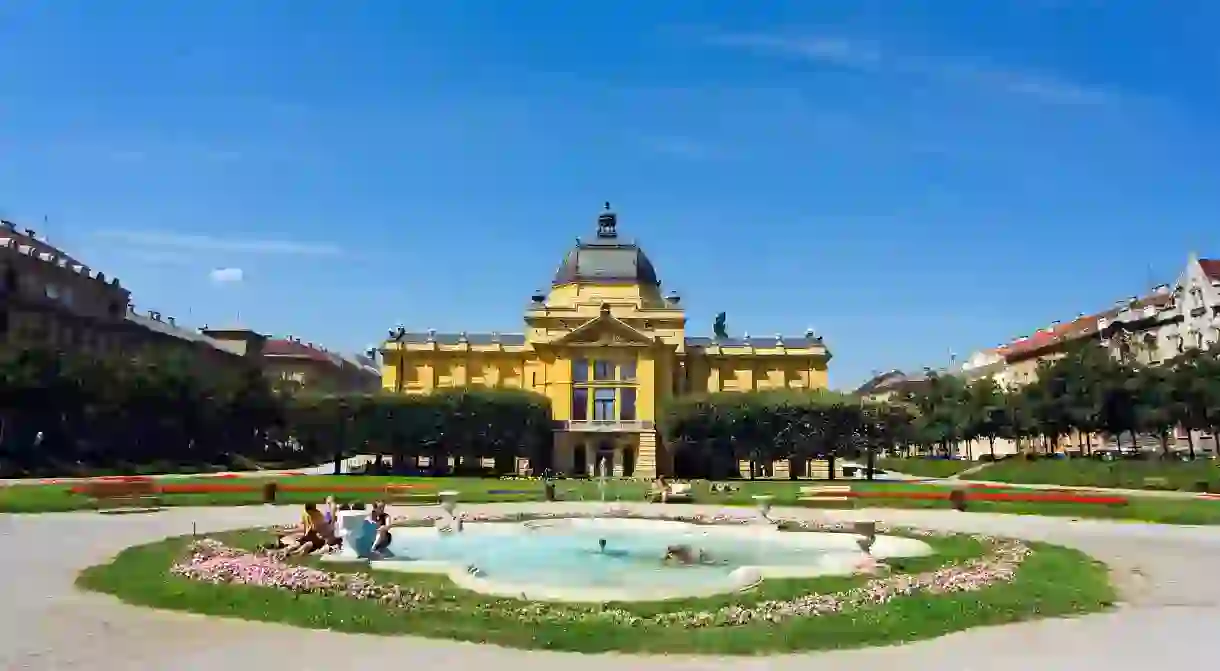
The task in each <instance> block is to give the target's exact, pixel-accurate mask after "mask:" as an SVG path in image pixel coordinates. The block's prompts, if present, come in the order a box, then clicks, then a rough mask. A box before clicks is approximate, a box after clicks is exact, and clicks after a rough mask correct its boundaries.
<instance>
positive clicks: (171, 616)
mask: <svg viewBox="0 0 1220 671" xmlns="http://www.w3.org/2000/svg"><path fill="white" fill-rule="evenodd" d="M579 505H580V504H566V506H565V504H551V505H549V506H548V505H546V504H523V505H520V506H515V507H516V508H518V509H534V510H537V509H548V510H556V509H558V508H560V507H568V508H571V507H576V506H579ZM504 507H505V506H498V507H492V506H466V507H464V508H463V510H467V511H470V512H477V511H479V510H490V509H494V508H499V509H503V508H504ZM416 510H419V509H416ZM669 510H671V511H673V512H696V511H699V512H715V511H716V509H715V508H714V507H711V506H669ZM784 515H786V516H787V515H791V516H797V515H801V516H809V517H820V518H826V517H835V518H850V517H866V518H868V519H876V520H882V521H892V522H897V523H903V524H912V525H918V526H924V527H929V528H941V529H949V530H959V531H985V532H990V533H996V534H1005V535H1013V536H1021V537H1024V538H1029V539H1034V540H1048V541H1053V542H1057V543H1062V544H1065V545H1072V546H1075V547H1079V548H1080V549H1082V550H1085V551H1087V552H1089V553H1091V554H1093V555H1094V556H1096V557H1098V558H1100V559H1103V560H1105V561H1107V562H1109V563H1110V564H1111V566H1113V567H1114V568H1115V569H1116V574H1117V575H1118V576H1119V579H1120V580H1121V581H1122V584H1123V585H1124V587H1125V588H1126V592H1127V600H1128V601H1129V604H1128V605H1126V606H1124V607H1123V608H1121V609H1119V610H1117V611H1115V612H1111V613H1106V614H1102V615H1093V616H1088V617H1083V618H1077V619H1074V620H1049V621H1043V622H1035V623H1025V624H1018V625H1010V626H1005V627H994V628H988V629H977V630H974V631H971V632H963V633H959V634H954V635H950V636H946V637H943V638H940V639H936V640H932V641H924V642H922V643H916V644H912V645H907V646H902V647H890V648H873V649H866V650H853V651H844V652H832V653H820V654H810V655H790V656H782V657H768V658H758V659H750V658H745V659H743V658H732V659H717V658H697V657H631V656H624V655H598V656H584V655H576V654H571V653H549V652H528V651H520V650H507V649H502V648H495V647H491V646H480V645H475V644H467V643H453V642H448V641H438V640H425V639H417V638H409V637H394V638H380V637H372V636H359V635H350V634H336V633H331V632H312V631H304V630H300V629H292V628H288V627H283V626H278V625H267V624H256V623H248V622H240V621H232V620H223V619H209V618H203V617H198V616H190V615H182V614H175V613H166V612H157V611H151V610H146V609H141V608H135V607H130V606H125V605H122V604H120V603H118V602H116V601H114V600H113V599H110V598H108V597H104V596H100V595H95V594H85V593H81V592H78V591H76V590H75V589H74V588H73V586H72V580H73V577H74V576H75V574H76V573H77V572H78V571H79V570H80V569H82V568H84V567H86V566H89V565H91V564H96V563H100V562H102V561H105V560H106V559H107V558H108V557H110V556H113V555H114V554H115V553H116V552H117V551H119V550H120V549H122V548H123V547H126V546H128V545H133V544H136V543H140V542H146V541H150V540H155V539H158V538H162V537H165V536H169V535H177V534H182V533H189V532H190V531H191V527H192V523H194V524H197V525H198V529H199V530H200V531H214V530H220V529H228V528H240V527H246V526H254V525H261V524H270V523H276V522H283V521H286V520H291V519H293V518H294V517H295V510H290V509H286V508H274V507H246V508H195V509H173V510H166V511H163V512H159V513H153V514H145V515H126V516H103V515H98V514H96V513H66V514H46V515H30V516H21V515H0V539H3V547H4V550H5V551H4V552H3V553H0V580H2V581H3V588H2V589H3V591H2V592H0V595H2V596H3V597H4V603H3V605H2V606H0V669H87V670H89V671H118V670H120V669H122V670H128V669H142V670H149V671H165V670H167V669H173V670H174V671H191V670H200V671H202V670H205V669H206V670H208V671H213V670H215V669H232V670H234V671H237V670H241V669H267V668H272V667H275V668H292V669H302V670H310V669H350V668H365V669H377V668H407V667H413V668H434V667H435V668H450V669H455V670H461V671H464V670H465V669H478V668H494V669H500V670H503V671H516V670H518V669H529V671H552V670H554V671H559V670H561V669H562V670H563V671H570V670H571V669H573V668H579V669H580V670H581V671H608V670H610V669H613V670H614V671H624V670H626V669H630V670H631V671H648V670H650V669H680V670H688V671H693V670H696V669H699V670H703V669H737V670H740V671H751V670H759V671H761V670H764V669H765V670H768V671H787V670H797V669H799V670H801V671H820V670H822V669H838V670H841V669H851V670H852V671H872V670H882V669H884V670H885V671H892V669H894V668H904V669H913V670H921V669H929V670H931V669H936V670H942V669H952V670H953V671H970V670H973V669H979V670H982V669H987V670H988V671H1004V670H1013V671H1016V670H1020V671H1028V670H1029V669H1030V668H1037V669H1040V671H1056V670H1059V669H1063V670H1064V671H1069V670H1070V671H1078V670H1079V669H1084V668H1104V669H1108V670H1109V671H1124V670H1127V669H1130V670H1133V671H1134V670H1135V669H1140V670H1141V671H1142V670H1143V669H1147V668H1149V667H1152V666H1159V667H1160V668H1202V667H1203V666H1204V665H1206V664H1208V663H1214V661H1215V660H1216V659H1217V658H1220V638H1217V637H1216V636H1215V634H1214V632H1215V628H1216V626H1217V623H1220V581H1217V580H1215V575H1216V571H1217V570H1218V569H1220V529H1216V528H1195V527H1158V526H1152V525H1143V524H1126V523H1105V522H1072V521H1070V520H1065V519H1056V518H1039V517H1008V516H998V515H985V514H959V513H952V512H947V511H915V510H872V511H842V512H840V511H831V512H826V511H809V510H796V511H792V510H788V511H784ZM391 665H392V666H391ZM573 665H579V666H578V667H574V666H573Z"/></svg>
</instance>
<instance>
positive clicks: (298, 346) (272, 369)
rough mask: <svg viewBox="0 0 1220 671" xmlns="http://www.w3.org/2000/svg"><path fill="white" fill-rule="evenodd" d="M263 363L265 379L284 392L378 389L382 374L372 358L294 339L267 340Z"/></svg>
mask: <svg viewBox="0 0 1220 671" xmlns="http://www.w3.org/2000/svg"><path fill="white" fill-rule="evenodd" d="M262 363H263V370H264V372H265V374H266V375H267V378H268V379H270V380H271V382H272V384H274V385H275V386H277V387H279V388H280V389H281V390H284V391H296V390H306V391H314V392H322V393H351V392H372V391H376V390H377V389H379V388H380V387H381V371H380V369H378V367H377V365H376V364H375V363H374V362H373V360H372V359H369V358H367V357H361V356H345V355H342V354H339V353H337V352H332V351H330V350H328V349H326V348H325V347H322V346H320V345H315V344H314V343H311V342H302V341H301V339H300V338H296V337H294V336H287V337H285V338H274V339H271V340H268V341H267V342H266V343H265V344H264V345H263V348H262Z"/></svg>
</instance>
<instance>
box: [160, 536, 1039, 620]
mask: <svg viewBox="0 0 1220 671" xmlns="http://www.w3.org/2000/svg"><path fill="white" fill-rule="evenodd" d="M619 516H622V517H628V515H625V514H620V515H619ZM527 517H531V516H525V515H510V516H503V515H500V516H497V515H472V516H468V517H467V519H469V520H472V521H481V522H498V521H499V522H502V521H514V522H515V521H523V520H525V519H527ZM564 517H574V516H571V515H568V516H564V515H539V516H532V518H534V519H537V518H548V519H556V518H564ZM631 517H644V518H646V519H665V520H672V521H680V522H688V523H693V524H747V523H750V522H752V520H751V519H750V518H746V517H737V516H728V515H691V516H662V515H657V516H651V515H649V516H631ZM429 521H430V520H412V521H411V523H412V524H426V523H428V522H429ZM402 522H403V521H402V520H399V521H396V523H400V524H401V523H402ZM783 526H784V527H785V528H787V529H789V530H793V531H821V532H846V531H849V525H847V524H820V523H815V522H807V521H802V520H785V521H784V525H783ZM895 531H903V532H906V533H911V534H915V535H922V536H934V535H937V534H935V533H933V532H929V531H924V530H913V529H901V530H900V529H897V528H886V527H884V526H883V525H878V532H882V533H892V532H895ZM977 538H978V539H979V540H980V541H982V542H984V543H985V544H986V546H987V548H988V550H987V553H986V555H985V556H983V557H981V558H978V559H972V560H969V561H965V562H963V563H960V564H955V565H950V566H946V567H943V568H940V569H937V570H934V571H927V572H924V573H915V574H898V575H891V576H886V577H879V578H873V579H870V580H868V581H867V582H866V583H864V584H863V585H861V586H858V587H854V588H851V589H848V590H846V591H842V592H837V593H829V594H824V593H811V594H805V595H801V596H799V597H796V598H792V599H785V600H772V601H765V602H761V603H757V604H753V605H749V606H742V605H737V604H731V605H725V606H722V607H719V608H716V609H710V610H676V611H663V612H658V613H654V614H652V615H640V614H637V613H635V612H632V611H630V610H627V609H624V608H619V607H606V606H595V605H590V606H580V605H568V604H563V605H560V604H552V603H537V602H523V601H518V600H508V599H496V600H487V601H480V602H477V603H475V604H465V605H459V604H455V603H453V602H452V601H449V600H445V599H439V598H437V597H436V595H435V594H433V593H431V592H428V591H421V590H414V589H411V588H404V587H402V586H401V585H396V584H388V583H381V582H378V581H377V580H376V579H375V578H374V577H373V576H371V575H368V574H353V573H334V572H329V571H324V570H321V569H318V568H311V567H304V566H299V565H293V564H288V563H285V562H284V561H282V560H280V559H279V558H277V557H276V556H274V555H272V554H269V553H255V552H248V551H245V550H240V549H237V548H232V547H228V546H225V545H224V544H222V543H220V542H218V541H215V540H209V539H204V540H200V541H196V542H194V543H192V544H191V546H190V552H189V554H188V555H187V556H186V557H184V558H183V559H181V560H180V561H179V562H177V563H176V564H174V565H173V567H172V568H171V572H172V573H173V574H175V575H179V576H182V577H185V578H188V579H191V580H197V581H202V582H208V583H213V584H242V585H253V586H259V587H270V588H277V589H285V590H289V591H292V592H297V593H303V594H324V595H332V596H344V597H349V598H354V599H359V600H374V601H378V602H380V603H383V604H385V605H387V606H388V607H394V608H400V609H408V610H420V609H423V610H427V609H434V610H438V611H446V612H453V611H455V610H461V611H463V612H471V611H473V612H472V613H471V614H472V615H473V614H478V615H482V616H495V617H507V618H511V619H512V620H514V621H517V622H522V623H527V624H529V623H532V624H556V623H564V622H587V621H603V622H610V623H614V624H618V625H625V626H629V627H650V626H654V627H670V626H678V627H685V628H704V627H735V626H742V625H747V624H750V623H754V622H778V621H781V620H786V619H790V618H800V617H818V616H824V615H830V614H835V613H842V612H846V611H851V610H856V609H860V608H867V607H872V606H880V605H885V604H887V603H889V602H890V601H892V600H894V599H897V598H901V597H908V596H913V595H921V594H922V595H943V594H951V593H960V592H973V591H978V590H981V589H984V588H986V587H989V586H992V585H995V584H998V583H1004V582H1011V581H1012V580H1013V578H1014V577H1015V576H1016V573H1017V570H1018V568H1019V567H1020V566H1021V563H1022V562H1023V561H1024V560H1025V558H1026V557H1027V556H1029V554H1030V548H1029V547H1028V546H1027V545H1026V544H1025V543H1022V542H1021V541H1018V540H1011V539H995V538H989V537H985V536H979V537H977Z"/></svg>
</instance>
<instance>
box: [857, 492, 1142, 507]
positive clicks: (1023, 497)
mask: <svg viewBox="0 0 1220 671" xmlns="http://www.w3.org/2000/svg"><path fill="white" fill-rule="evenodd" d="M851 495H852V496H854V497H856V498H859V499H908V500H912V501H935V500H948V498H949V492H948V491H944V490H941V491H931V492H918V491H905V492H903V491H885V490H880V491H872V492H852V493H851ZM966 500H967V501H994V502H1007V503H1086V504H1095V505H1110V506H1121V505H1126V504H1127V502H1128V501H1127V498H1126V497H1124V496H1105V495H1090V494H1076V493H1073V492H1053V491H1047V492H1037V493H1033V492H1029V493H1026V492H966Z"/></svg>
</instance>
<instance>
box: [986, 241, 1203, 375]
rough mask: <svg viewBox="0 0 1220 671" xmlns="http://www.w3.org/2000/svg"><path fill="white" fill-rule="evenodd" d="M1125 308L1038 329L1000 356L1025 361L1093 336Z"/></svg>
mask: <svg viewBox="0 0 1220 671" xmlns="http://www.w3.org/2000/svg"><path fill="white" fill-rule="evenodd" d="M1200 263H1202V262H1200ZM1217 269H1218V270H1220V264H1218V268H1217ZM1172 300H1173V296H1171V295H1170V294H1153V295H1151V296H1144V297H1143V298H1139V299H1136V300H1135V302H1134V303H1133V304H1132V305H1131V307H1133V308H1135V309H1139V308H1144V307H1147V306H1149V305H1155V306H1157V307H1162V306H1165V305H1168V304H1169V303H1170V301H1172ZM1122 309H1123V308H1118V307H1114V308H1110V309H1109V310H1106V311H1105V312H1099V313H1097V314H1092V315H1085V316H1083V317H1077V318H1076V319H1074V320H1072V321H1070V322H1068V323H1066V324H1059V325H1057V326H1054V327H1052V328H1047V329H1039V330H1038V331H1037V332H1036V333H1034V334H1033V335H1032V336H1029V337H1027V338H1020V339H1018V340H1015V341H1013V342H1011V343H1009V344H1007V345H1005V346H1003V347H1001V348H999V350H998V353H999V354H1000V355H1001V356H1003V357H1004V358H1005V359H1009V360H1011V359H1015V358H1022V359H1023V358H1028V357H1030V356H1034V355H1036V354H1038V353H1040V352H1042V351H1044V350H1046V349H1049V348H1051V347H1054V346H1056V345H1060V344H1063V343H1067V342H1072V341H1075V340H1082V339H1084V338H1088V337H1092V336H1094V335H1096V334H1097V332H1098V321H1099V320H1100V319H1102V318H1105V319H1113V318H1114V317H1116V316H1118V313H1119V312H1121V311H1122Z"/></svg>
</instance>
